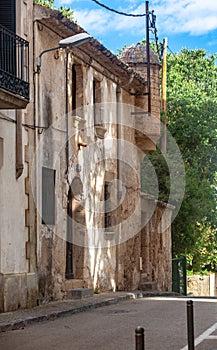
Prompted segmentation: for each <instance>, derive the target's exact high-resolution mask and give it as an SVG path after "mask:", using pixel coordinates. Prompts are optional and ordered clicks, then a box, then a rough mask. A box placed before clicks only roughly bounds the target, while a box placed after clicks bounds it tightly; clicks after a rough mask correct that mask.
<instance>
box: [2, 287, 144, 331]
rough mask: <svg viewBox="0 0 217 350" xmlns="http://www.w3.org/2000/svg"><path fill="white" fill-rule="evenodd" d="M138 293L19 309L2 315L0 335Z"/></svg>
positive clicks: (111, 302)
mask: <svg viewBox="0 0 217 350" xmlns="http://www.w3.org/2000/svg"><path fill="white" fill-rule="evenodd" d="M137 294H138V293H136V292H135V293H128V292H115V293H114V292H109V293H100V294H94V295H93V297H90V298H83V299H76V300H61V301H54V302H50V303H48V304H43V305H40V306H36V307H34V308H31V309H19V310H16V311H13V312H6V313H1V314H0V333H1V332H7V331H11V330H15V329H22V328H24V327H25V326H26V325H28V324H32V323H34V322H40V321H46V320H51V319H55V318H57V317H60V316H64V315H69V314H74V313H78V312H84V311H87V310H90V309H95V308H98V307H101V306H106V305H111V304H115V303H118V302H121V301H124V300H130V299H134V298H135V297H137Z"/></svg>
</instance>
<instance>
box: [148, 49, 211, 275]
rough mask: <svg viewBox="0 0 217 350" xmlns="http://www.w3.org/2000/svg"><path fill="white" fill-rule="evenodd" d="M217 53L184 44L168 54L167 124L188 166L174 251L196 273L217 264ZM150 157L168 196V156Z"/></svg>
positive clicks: (163, 196) (163, 194)
mask: <svg viewBox="0 0 217 350" xmlns="http://www.w3.org/2000/svg"><path fill="white" fill-rule="evenodd" d="M216 58H217V57H216V56H215V55H209V56H208V55H207V53H206V51H205V50H189V49H183V50H182V51H181V52H180V53H177V54H175V55H172V54H169V55H168V59H167V67H168V74H167V113H166V118H167V127H168V129H169V131H170V132H171V134H172V136H173V137H174V138H175V140H176V142H177V144H178V146H179V149H180V151H181V154H182V157H183V160H184V164H185V171H186V189H185V196H184V200H183V203H182V206H181V209H180V211H179V213H178V215H177V217H176V219H175V221H174V222H173V225H172V232H173V255H174V256H180V255H185V256H186V257H187V259H188V261H189V264H190V266H191V268H193V269H194V270H195V271H196V272H199V271H200V270H201V269H203V268H207V267H208V266H209V268H214V267H215V265H216V263H217V262H216V258H215V255H214V252H216V250H217V242H216V235H217V232H216V223H217V215H216V207H217V201H216V199H217V196H216V195H217V128H216V126H217V85H216V84H217V66H216ZM149 158H150V160H151V162H152V163H153V164H154V166H155V169H156V172H157V174H158V179H159V187H160V199H162V200H165V201H167V198H168V194H169V191H170V188H169V187H170V182H169V180H168V176H169V175H168V169H167V167H166V165H165V164H163V162H162V158H163V155H162V153H161V152H159V150H158V152H156V153H153V154H151V155H150V156H149ZM162 179H164V180H162ZM174 204H175V203H174ZM212 251H213V255H212Z"/></svg>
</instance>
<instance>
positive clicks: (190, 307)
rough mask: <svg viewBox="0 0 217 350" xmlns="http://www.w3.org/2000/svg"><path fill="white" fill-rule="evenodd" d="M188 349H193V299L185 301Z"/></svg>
mask: <svg viewBox="0 0 217 350" xmlns="http://www.w3.org/2000/svg"><path fill="white" fill-rule="evenodd" d="M187 330H188V350H194V311H193V301H192V300H188V301H187Z"/></svg>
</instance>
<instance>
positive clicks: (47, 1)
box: [34, 0, 75, 21]
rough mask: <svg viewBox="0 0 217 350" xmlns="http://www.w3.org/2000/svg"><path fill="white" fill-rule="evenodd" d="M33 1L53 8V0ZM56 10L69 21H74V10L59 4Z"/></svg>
mask: <svg viewBox="0 0 217 350" xmlns="http://www.w3.org/2000/svg"><path fill="white" fill-rule="evenodd" d="M34 3H35V4H38V5H42V6H46V7H49V8H54V0H34ZM58 10H59V11H60V12H61V13H62V15H63V16H65V17H67V18H68V19H70V20H71V21H75V20H74V11H73V10H71V9H70V7H65V6H60V7H59V8H58Z"/></svg>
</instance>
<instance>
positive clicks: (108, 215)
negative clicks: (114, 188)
mask: <svg viewBox="0 0 217 350" xmlns="http://www.w3.org/2000/svg"><path fill="white" fill-rule="evenodd" d="M104 203H105V208H104V209H105V210H104V228H105V230H108V229H109V228H110V227H111V205H110V203H111V202H110V188H109V183H105V186H104Z"/></svg>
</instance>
